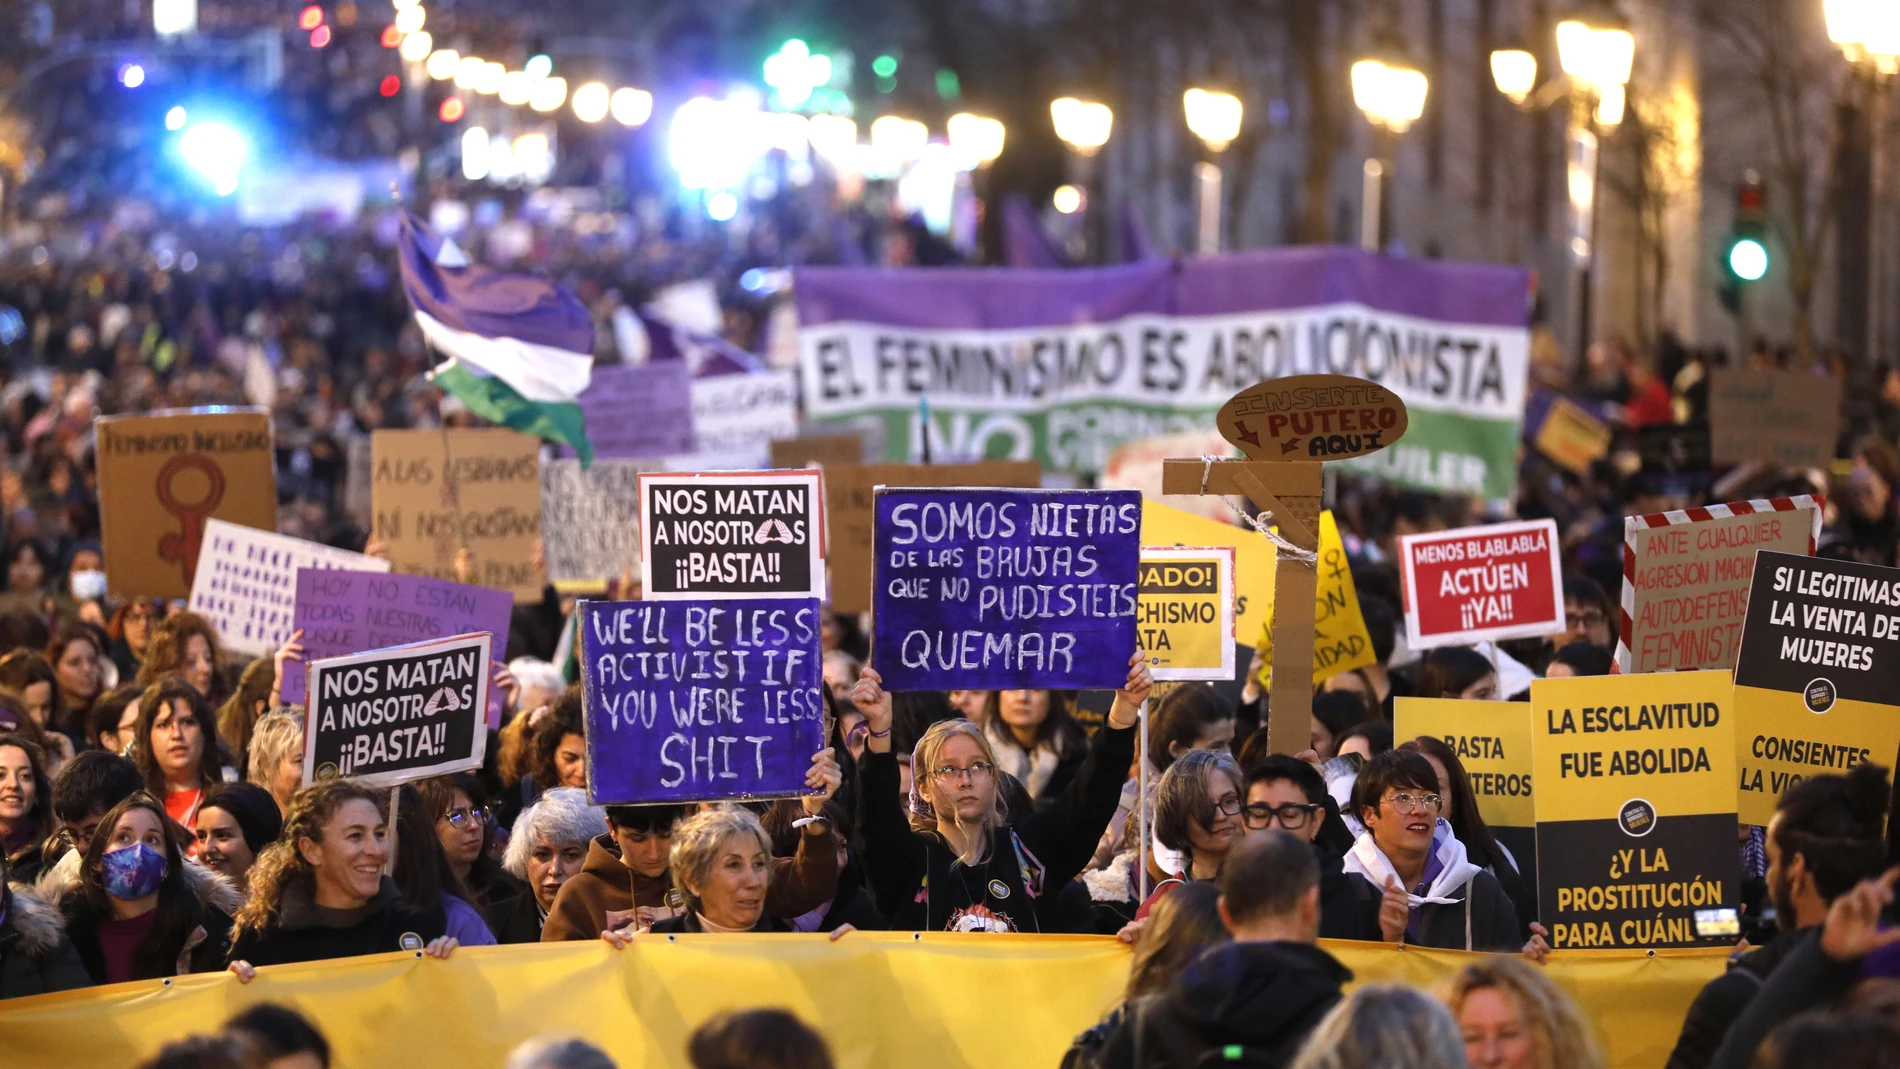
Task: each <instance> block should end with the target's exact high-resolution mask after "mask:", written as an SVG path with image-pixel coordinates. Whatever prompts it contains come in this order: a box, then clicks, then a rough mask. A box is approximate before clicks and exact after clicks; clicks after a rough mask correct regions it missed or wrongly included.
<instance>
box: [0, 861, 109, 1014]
mask: <svg viewBox="0 0 1900 1069" xmlns="http://www.w3.org/2000/svg"><path fill="white" fill-rule="evenodd" d="M91 985H92V977H90V976H88V975H87V974H86V967H85V965H84V964H82V963H81V962H80V960H79V951H78V950H77V949H75V948H74V947H73V941H72V940H71V939H69V938H67V936H66V925H65V923H64V921H63V920H62V919H61V917H60V915H59V910H58V909H57V908H55V907H54V906H52V905H50V904H48V903H47V902H46V901H45V900H43V899H41V898H40V897H39V896H38V895H37V894H35V893H34V892H33V891H31V890H29V889H28V888H26V887H25V886H24V885H21V886H15V885H14V884H13V873H11V872H10V871H8V869H7V864H6V859H5V858H0V1000H4V999H10V998H24V997H25V996H27V995H44V994H48V993H50V992H53V991H71V990H73V989H74V988H79V987H89V986H91Z"/></svg>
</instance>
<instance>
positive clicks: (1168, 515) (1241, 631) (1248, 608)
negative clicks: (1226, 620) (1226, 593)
mask: <svg viewBox="0 0 1900 1069" xmlns="http://www.w3.org/2000/svg"><path fill="white" fill-rule="evenodd" d="M1141 544H1142V545H1144V546H1232V547H1233V548H1234V627H1235V631H1234V633H1235V634H1236V635H1251V634H1253V633H1254V632H1255V631H1257V630H1258V629H1259V628H1260V627H1261V626H1263V625H1264V624H1265V623H1266V621H1267V620H1268V619H1270V618H1271V617H1272V616H1273V545H1272V543H1270V542H1268V541H1267V540H1266V539H1264V538H1262V537H1260V536H1259V535H1257V534H1255V533H1254V532H1252V531H1249V530H1245V529H1243V528H1240V527H1236V526H1234V525H1233V524H1231V523H1221V522H1219V521H1217V520H1210V519H1208V518H1206V517H1205V516H1196V515H1194V514H1193V513H1192V512H1183V511H1181V510H1180V509H1178V508H1175V507H1174V506H1172V505H1164V504H1162V503H1161V502H1159V501H1156V500H1154V499H1153V498H1148V499H1146V500H1144V501H1143V502H1142V503H1141Z"/></svg>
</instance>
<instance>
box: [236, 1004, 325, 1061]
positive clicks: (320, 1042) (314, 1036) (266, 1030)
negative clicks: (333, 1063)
mask: <svg viewBox="0 0 1900 1069" xmlns="http://www.w3.org/2000/svg"><path fill="white" fill-rule="evenodd" d="M224 1030H225V1032H226V1033H229V1034H237V1035H242V1036H244V1037H246V1038H248V1039H250V1040H251V1041H252V1042H253V1043H254V1044H256V1045H257V1047H258V1049H259V1050H260V1051H262V1052H263V1054H264V1056H265V1057H266V1058H269V1059H270V1069H330V1041H329V1040H327V1039H325V1038H323V1033H322V1032H319V1031H318V1030H317V1026H316V1025H313V1024H311V1023H310V1019H309V1018H308V1017H305V1016H304V1015H303V1014H301V1013H298V1012H297V1011H296V1010H293V1009H291V1008H290V1007H288V1006H280V1005H278V1004H277V1003H275V1002H260V1003H258V1004H257V1005H255V1006H252V1007H251V1008H249V1009H247V1010H245V1011H244V1012H242V1013H240V1014H238V1015H237V1016H236V1017H233V1018H231V1019H230V1020H229V1021H226V1022H225V1023H224Z"/></svg>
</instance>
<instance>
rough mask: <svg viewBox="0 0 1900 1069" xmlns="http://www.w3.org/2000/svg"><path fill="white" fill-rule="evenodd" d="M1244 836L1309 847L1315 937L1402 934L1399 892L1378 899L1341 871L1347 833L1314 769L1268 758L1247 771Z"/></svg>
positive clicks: (1403, 906)
mask: <svg viewBox="0 0 1900 1069" xmlns="http://www.w3.org/2000/svg"><path fill="white" fill-rule="evenodd" d="M1246 790H1247V804H1246V805H1245V806H1244V807H1243V808H1242V809H1241V811H1240V820H1241V824H1242V826H1243V827H1244V828H1245V829H1246V834H1248V835H1255V834H1258V833H1260V832H1264V831H1267V830H1269V829H1272V828H1279V829H1281V830H1282V831H1286V832H1290V833H1292V834H1293V835H1296V836H1298V837H1300V838H1302V839H1305V840H1306V841H1307V842H1309V843H1312V844H1313V853H1314V855H1315V856H1316V857H1318V858H1319V934H1320V938H1322V939H1362V940H1367V941H1383V942H1387V943H1396V942H1398V941H1399V938H1400V937H1401V936H1403V935H1404V934H1405V922H1406V920H1407V919H1408V917H1409V910H1410V905H1409V903H1408V902H1407V901H1406V898H1405V893H1404V892H1403V891H1394V892H1392V893H1391V894H1384V895H1382V894H1381V893H1380V891H1379V889H1378V888H1376V887H1374V886H1373V885H1372V884H1371V883H1370V882H1369V881H1367V880H1366V878H1365V877H1364V876H1361V875H1359V874H1358V873H1356V872H1347V871H1346V867H1345V864H1346V851H1347V850H1350V849H1351V848H1352V842H1353V837H1352V833H1351V832H1350V831H1348V830H1347V828H1346V824H1345V822H1344V821H1343V820H1341V819H1340V816H1339V811H1338V810H1337V809H1335V808H1333V806H1332V804H1331V803H1332V797H1331V795H1329V794H1328V793H1327V790H1326V780H1325V779H1324V778H1323V777H1321V776H1320V774H1319V770H1317V769H1315V768H1314V767H1313V766H1312V765H1309V764H1307V763H1306V762H1305V761H1302V760H1300V759H1299V758H1297V757H1288V756H1286V755H1285V754H1274V755H1273V756H1271V757H1266V758H1263V759H1262V760H1260V761H1258V762H1256V763H1255V764H1253V765H1250V766H1248V768H1247V787H1246Z"/></svg>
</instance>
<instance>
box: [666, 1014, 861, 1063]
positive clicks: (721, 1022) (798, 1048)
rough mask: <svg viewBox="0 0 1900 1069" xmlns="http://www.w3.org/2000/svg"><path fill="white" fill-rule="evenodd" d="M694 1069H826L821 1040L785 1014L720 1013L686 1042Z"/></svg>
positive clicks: (827, 1050) (826, 1052) (826, 1049)
mask: <svg viewBox="0 0 1900 1069" xmlns="http://www.w3.org/2000/svg"><path fill="white" fill-rule="evenodd" d="M686 1057H687V1060H689V1061H691V1062H692V1063H693V1069H831V1064H832V1063H831V1049H830V1048H829V1047H827V1046H826V1045H825V1038H824V1037H823V1036H821V1035H819V1034H818V1033H817V1032H816V1031H814V1030H813V1029H812V1028H811V1026H809V1025H807V1024H806V1023H805V1022H803V1021H801V1020H799V1019H798V1018H797V1017H795V1016H793V1015H792V1013H791V1012H790V1011H788V1010H772V1009H768V1010H742V1011H739V1012H736V1013H722V1014H720V1015H719V1016H717V1017H713V1018H710V1019H709V1020H707V1021H706V1023H704V1024H702V1025H700V1026H699V1027H698V1028H695V1029H693V1036H692V1038H691V1039H689V1040H687V1041H686Z"/></svg>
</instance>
